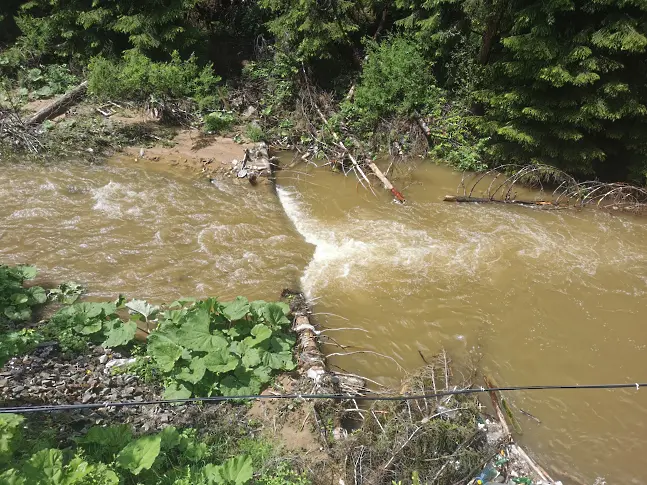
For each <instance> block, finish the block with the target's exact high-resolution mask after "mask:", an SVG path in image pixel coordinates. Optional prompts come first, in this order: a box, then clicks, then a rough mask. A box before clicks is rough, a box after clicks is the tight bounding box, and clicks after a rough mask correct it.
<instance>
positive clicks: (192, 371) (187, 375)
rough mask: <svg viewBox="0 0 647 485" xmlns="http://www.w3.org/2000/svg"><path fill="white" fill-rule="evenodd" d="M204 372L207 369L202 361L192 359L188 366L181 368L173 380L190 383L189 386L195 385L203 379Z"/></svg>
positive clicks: (197, 358)
mask: <svg viewBox="0 0 647 485" xmlns="http://www.w3.org/2000/svg"><path fill="white" fill-rule="evenodd" d="M206 370H207V367H206V365H205V362H204V359H202V358H200V357H194V358H193V359H192V360H191V362H190V363H189V366H188V367H186V366H185V367H182V368H181V369H180V372H178V373H177V375H176V376H175V378H176V379H179V380H181V381H186V382H190V383H191V384H197V383H198V382H200V381H201V380H202V378H203V377H204V373H205V372H206Z"/></svg>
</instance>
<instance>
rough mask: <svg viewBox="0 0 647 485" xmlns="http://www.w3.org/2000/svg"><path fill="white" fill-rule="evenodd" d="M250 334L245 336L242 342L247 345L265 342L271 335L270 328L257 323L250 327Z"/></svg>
mask: <svg viewBox="0 0 647 485" xmlns="http://www.w3.org/2000/svg"><path fill="white" fill-rule="evenodd" d="M250 334H251V336H249V337H245V339H244V340H243V342H244V343H245V344H246V345H247V346H248V347H257V346H258V345H260V344H261V343H263V342H265V341H266V340H268V339H269V338H270V337H271V336H272V329H271V328H270V327H268V326H267V325H263V324H262V323H259V324H257V325H255V326H254V328H252V331H251V332H250Z"/></svg>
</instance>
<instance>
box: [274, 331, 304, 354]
mask: <svg viewBox="0 0 647 485" xmlns="http://www.w3.org/2000/svg"><path fill="white" fill-rule="evenodd" d="M296 341H297V340H296V337H295V336H294V335H288V334H285V333H275V334H274V335H272V338H270V342H269V343H270V345H269V349H270V350H271V351H272V352H281V351H291V350H292V348H293V347H294V345H295V344H296Z"/></svg>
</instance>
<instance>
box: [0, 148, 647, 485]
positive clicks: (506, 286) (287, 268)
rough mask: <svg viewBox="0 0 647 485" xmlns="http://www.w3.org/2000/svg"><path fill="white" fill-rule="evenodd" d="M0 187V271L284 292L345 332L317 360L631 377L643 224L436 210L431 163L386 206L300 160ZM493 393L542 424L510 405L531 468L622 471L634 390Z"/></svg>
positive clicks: (638, 324) (35, 170)
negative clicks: (221, 172)
mask: <svg viewBox="0 0 647 485" xmlns="http://www.w3.org/2000/svg"><path fill="white" fill-rule="evenodd" d="M2 181H3V183H2V184H0V200H2V206H1V207H0V262H2V263H18V262H30V263H33V264H35V265H37V266H38V267H39V268H40V270H41V276H40V281H43V282H58V281H62V280H69V279H73V280H76V281H79V282H82V283H84V284H85V285H86V286H87V287H88V290H89V296H90V297H92V298H114V297H115V296H116V293H118V292H121V293H125V294H127V295H129V296H133V297H135V296H136V297H138V298H146V299H149V300H152V301H156V302H161V301H167V302H168V301H171V300H173V299H176V298H177V297H180V296H189V295H190V296H206V295H215V296H220V297H223V298H232V297H234V296H236V295H238V294H242V295H245V296H248V297H249V298H250V299H251V298H263V299H276V298H277V297H278V295H279V294H280V292H281V290H282V289H283V288H286V287H292V288H294V287H296V286H301V287H302V288H303V290H304V291H305V292H306V293H307V295H308V296H309V297H310V298H312V299H313V300H314V302H315V307H314V308H315V312H316V314H317V320H318V323H320V324H321V325H323V326H324V327H330V328H335V327H337V328H341V327H352V328H357V329H361V330H347V331H340V332H336V333H335V339H336V340H338V341H339V342H341V343H343V344H344V345H350V346H352V348H349V349H345V350H343V351H342V350H341V349H340V348H338V347H334V346H328V347H327V349H326V350H327V351H328V352H353V351H355V350H369V351H374V352H378V353H381V354H385V355H388V356H390V357H393V358H394V359H395V360H396V361H397V362H398V363H399V365H400V366H402V367H403V368H404V369H406V370H413V369H415V368H416V367H418V366H420V365H421V364H422V363H423V362H422V359H421V356H420V352H421V353H422V354H423V355H426V356H431V355H433V354H434V353H436V352H438V351H440V350H441V349H443V348H445V349H447V351H448V352H449V354H450V355H452V356H453V358H454V360H456V361H461V362H468V361H469V362H473V363H477V365H478V366H479V367H480V368H481V369H485V370H486V371H487V372H488V373H490V374H491V375H492V376H493V377H494V378H495V379H496V380H497V381H498V383H499V384H505V385H538V384H589V383H615V382H636V381H645V380H646V379H645V376H646V375H647V374H646V373H645V371H644V369H643V367H642V366H643V365H644V363H645V360H646V359H645V356H646V355H647V353H646V344H647V326H646V325H645V319H644V309H645V308H646V305H647V293H646V292H645V289H646V283H647V220H645V219H641V218H635V217H631V216H623V215H610V214H607V213H603V212H599V211H594V210H586V211H580V212H576V211H541V210H536V209H532V208H527V207H512V206H501V205H498V206H497V205H468V204H453V203H444V202H442V196H443V195H445V194H452V193H455V191H456V187H457V185H458V183H459V182H460V175H459V174H456V173H454V172H452V171H451V170H449V169H447V168H444V167H439V166H436V165H433V164H431V163H424V164H421V165H420V167H418V169H417V170H415V171H413V172H411V173H410V174H409V175H407V176H406V177H403V178H402V180H400V181H399V185H400V187H399V188H400V189H401V190H403V192H404V193H405V196H406V197H407V199H408V203H407V204H406V205H404V206H401V205H397V204H395V203H393V202H392V200H391V198H390V197H389V195H388V194H387V193H383V192H381V191H379V192H378V194H377V196H373V195H372V194H371V193H370V192H366V191H365V190H364V189H362V188H361V186H359V187H358V185H357V181H356V180H353V179H352V178H350V177H349V178H343V177H342V176H340V175H339V174H334V173H331V172H329V171H325V170H315V169H307V170H306V169H303V168H300V169H299V170H298V171H291V172H284V173H279V175H278V180H277V182H278V188H277V190H276V191H274V189H273V188H272V187H270V186H258V187H255V188H253V189H250V188H249V187H247V186H237V185H235V184H230V183H227V181H222V182H218V183H217V184H215V185H214V184H210V183H209V182H208V181H206V180H204V179H203V178H200V177H199V176H198V175H196V174H192V173H189V172H183V171H181V170H179V171H178V170H171V169H170V168H169V167H166V166H164V165H162V164H159V163H155V162H148V161H140V162H138V163H133V162H132V160H130V161H126V160H119V159H117V160H114V161H112V162H111V163H109V164H106V165H103V166H97V165H82V164H76V163H60V164H57V165H51V166H36V165H22V164H4V165H3V170H2ZM277 195H278V197H277ZM362 330H363V331H362ZM331 362H332V363H333V364H335V365H338V366H340V367H343V368H344V369H346V370H348V371H351V372H355V373H359V374H362V375H365V376H367V377H370V378H372V379H376V380H379V381H381V382H384V383H387V384H395V383H397V382H398V379H399V378H400V377H401V375H402V371H401V370H400V369H399V367H398V366H397V365H396V364H394V363H393V362H392V361H391V360H389V359H386V358H382V357H379V356H377V355H375V354H371V353H359V354H358V353H353V354H351V355H346V356H335V357H332V359H331ZM507 397H508V399H509V400H510V401H511V402H512V404H513V406H515V407H517V408H522V409H524V410H526V411H528V412H530V413H532V414H533V415H535V416H537V417H538V418H540V420H541V421H542V423H541V424H537V423H536V422H534V421H532V420H529V419H526V418H525V417H524V416H520V421H521V423H522V425H523V427H524V435H523V437H522V438H521V439H520V441H521V443H522V444H525V445H526V446H527V447H528V448H529V449H530V450H531V451H532V452H533V453H534V454H535V455H536V457H537V458H538V461H539V462H540V463H542V464H544V465H546V468H547V469H548V471H549V472H553V473H554V474H555V475H559V472H566V473H568V474H570V475H572V476H573V477H575V478H576V479H577V480H578V481H581V482H584V483H592V482H593V481H594V479H595V478H596V477H598V476H603V477H606V478H607V480H608V483H636V484H638V483H641V482H642V478H643V477H644V475H645V472H644V468H643V467H644V464H643V462H642V460H643V455H644V452H645V449H647V440H646V439H645V436H646V435H647V433H646V428H647V422H646V420H645V419H644V418H645V416H646V415H647V389H645V390H638V391H636V390H615V391H609V390H580V391H541V392H540V391H528V392H519V393H515V394H509V395H508V396H507ZM555 469H556V470H557V472H555ZM564 483H566V484H568V483H570V482H569V480H568V479H565V480H564Z"/></svg>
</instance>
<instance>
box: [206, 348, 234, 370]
mask: <svg viewBox="0 0 647 485" xmlns="http://www.w3.org/2000/svg"><path fill="white" fill-rule="evenodd" d="M203 362H204V365H205V367H206V368H207V369H208V370H210V371H211V372H214V373H216V374H224V373H226V372H230V371H232V370H234V369H235V368H236V367H238V363H239V362H240V360H239V359H238V357H236V356H235V355H233V354H232V353H230V352H229V350H228V349H222V350H219V351H217V352H209V353H208V354H207V355H206V356H205V357H204V358H203Z"/></svg>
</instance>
